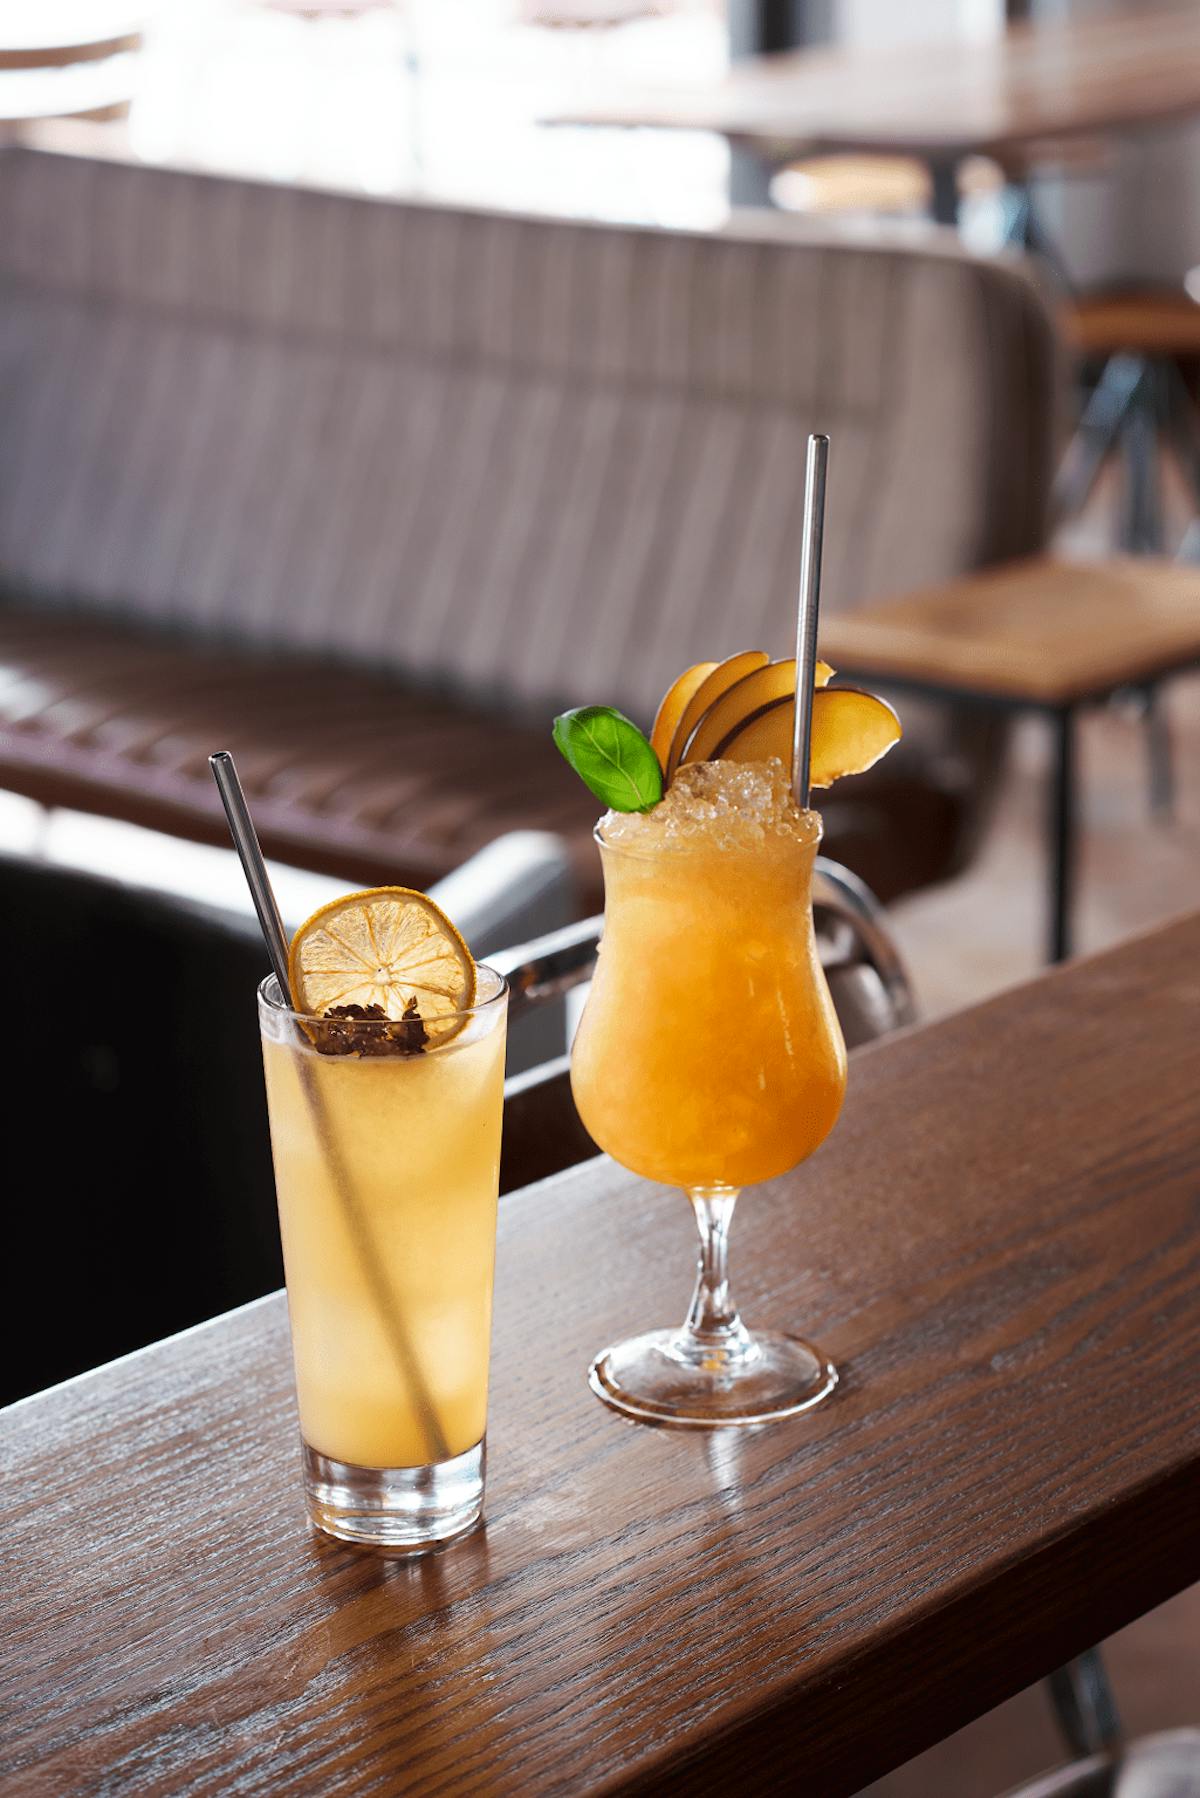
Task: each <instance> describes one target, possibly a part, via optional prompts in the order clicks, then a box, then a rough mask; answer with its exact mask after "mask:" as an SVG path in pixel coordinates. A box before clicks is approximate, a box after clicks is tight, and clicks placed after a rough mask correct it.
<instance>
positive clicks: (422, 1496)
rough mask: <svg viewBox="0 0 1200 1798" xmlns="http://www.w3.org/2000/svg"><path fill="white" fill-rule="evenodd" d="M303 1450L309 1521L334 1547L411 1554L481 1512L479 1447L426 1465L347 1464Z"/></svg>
mask: <svg viewBox="0 0 1200 1798" xmlns="http://www.w3.org/2000/svg"><path fill="white" fill-rule="evenodd" d="M303 1447H304V1502H305V1506H306V1508H307V1510H308V1515H309V1518H310V1519H311V1521H312V1522H313V1523H315V1524H316V1526H317V1528H318V1529H319V1530H324V1532H325V1534H326V1535H327V1536H336V1537H337V1539H338V1541H339V1542H362V1543H366V1544H368V1545H369V1546H370V1547H372V1548H389V1549H399V1550H405V1549H407V1550H409V1551H410V1552H414V1553H419V1552H420V1550H422V1549H426V1548H434V1547H436V1546H437V1544H438V1543H439V1542H448V1541H450V1539H451V1537H453V1536H461V1535H462V1534H463V1532H464V1530H469V1529H471V1528H472V1527H473V1526H474V1525H475V1524H477V1523H478V1522H479V1519H480V1517H481V1516H482V1515H483V1470H484V1444H483V1443H482V1442H479V1443H476V1445H475V1447H474V1448H469V1449H468V1450H467V1452H466V1454H465V1455H456V1456H455V1457H454V1459H453V1460H452V1461H438V1462H436V1463H435V1464H434V1465H433V1466H430V1467H354V1466H351V1465H350V1464H349V1463H347V1462H345V1461H331V1460H330V1459H329V1458H328V1456H326V1455H321V1454H318V1453H317V1451H316V1449H315V1448H310V1447H309V1446H308V1444H307V1442H306V1443H304V1445H303Z"/></svg>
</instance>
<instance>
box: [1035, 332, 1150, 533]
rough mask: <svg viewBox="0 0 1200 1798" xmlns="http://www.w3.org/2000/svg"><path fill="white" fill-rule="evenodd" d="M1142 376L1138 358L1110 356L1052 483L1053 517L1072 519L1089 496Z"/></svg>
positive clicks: (1141, 366)
mask: <svg viewBox="0 0 1200 1798" xmlns="http://www.w3.org/2000/svg"><path fill="white" fill-rule="evenodd" d="M1144 374H1145V364H1144V363H1143V361H1142V359H1141V357H1140V356H1110V357H1109V359H1108V361H1107V362H1106V363H1105V365H1104V368H1103V370H1102V371H1101V374H1100V379H1099V380H1098V381H1097V382H1096V385H1095V387H1094V388H1093V389H1092V394H1091V397H1090V399H1089V400H1088V402H1087V405H1086V406H1085V407H1084V409H1083V416H1082V417H1081V419H1080V421H1079V427H1078V429H1077V430H1076V432H1075V435H1074V437H1073V438H1072V439H1071V443H1070V446H1069V448H1068V450H1067V453H1066V456H1065V457H1064V458H1063V464H1062V467H1061V468H1060V470H1059V472H1058V477H1057V479H1056V480H1055V483H1054V516H1055V518H1056V519H1059V520H1062V519H1064V518H1073V517H1075V515H1076V513H1078V512H1082V510H1083V508H1084V507H1085V506H1086V505H1087V502H1088V500H1089V499H1090V498H1091V496H1092V491H1093V489H1094V488H1095V485H1096V482H1097V481H1098V480H1099V478H1100V471H1101V469H1102V468H1103V467H1104V464H1105V462H1106V461H1107V460H1108V458H1109V456H1110V455H1111V454H1112V453H1113V451H1114V450H1115V449H1116V448H1117V447H1118V445H1119V443H1120V441H1121V432H1122V427H1123V426H1124V423H1125V419H1126V416H1127V414H1128V412H1129V408H1130V406H1131V405H1132V404H1134V402H1135V400H1136V398H1137V395H1138V391H1139V389H1140V387H1141V385H1142V378H1143V376H1144Z"/></svg>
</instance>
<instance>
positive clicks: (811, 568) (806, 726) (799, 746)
mask: <svg viewBox="0 0 1200 1798" xmlns="http://www.w3.org/2000/svg"><path fill="white" fill-rule="evenodd" d="M828 467H829V439H828V437H824V436H819V435H817V434H816V433H815V432H814V434H813V435H812V436H811V437H810V438H809V440H808V461H807V465H806V467H805V470H804V538H803V543H802V545H801V550H800V604H799V609H798V611H797V615H796V733H795V736H794V737H793V738H792V792H793V794H794V796H795V800H796V804H797V805H798V806H799V807H800V808H801V810H802V811H807V810H808V794H809V785H810V782H809V766H810V762H811V759H812V710H813V680H814V678H815V675H816V668H817V614H818V612H819V611H820V606H821V544H822V540H823V538H824V535H825V474H826V471H827V469H828Z"/></svg>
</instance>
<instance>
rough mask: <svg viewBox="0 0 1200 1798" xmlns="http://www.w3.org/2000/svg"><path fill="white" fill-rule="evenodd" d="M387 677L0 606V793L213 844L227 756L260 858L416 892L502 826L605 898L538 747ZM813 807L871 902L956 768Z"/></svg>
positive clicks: (959, 807) (937, 847) (513, 724)
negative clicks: (539, 839)
mask: <svg viewBox="0 0 1200 1798" xmlns="http://www.w3.org/2000/svg"><path fill="white" fill-rule="evenodd" d="M550 723H551V720H550V717H549V715H547V716H546V717H545V719H544V720H536V721H535V720H533V719H530V720H528V721H524V722H518V721H514V720H513V719H512V718H511V717H506V716H503V715H501V714H490V713H488V712H487V711H482V710H481V709H480V707H479V703H478V701H477V700H476V701H474V702H472V703H471V704H469V705H468V704H466V703H462V702H457V701H456V700H455V699H454V698H453V697H452V696H450V695H438V694H433V693H429V692H425V691H418V690H415V689H413V688H411V687H410V686H407V685H405V684H404V683H402V682H401V681H400V680H398V679H397V678H396V677H394V676H390V675H378V674H373V673H370V672H368V671H365V670H363V669H361V668H356V667H351V666H347V665H338V664H331V663H330V662H328V661H327V660H325V659H317V658H315V657H305V656H301V655H298V654H296V653H294V652H292V653H278V654H269V653H267V652H265V651H264V650H262V649H261V648H257V647H253V646H250V645H246V644H242V643H238V644H235V645H226V646H222V647H215V646H213V645H212V644H210V643H205V642H199V641H197V640H195V639H193V638H190V637H188V636H185V635H182V634H178V633H175V634H172V633H165V632H164V631H163V630H162V629H161V627H160V628H157V629H155V630H153V631H150V630H145V629H139V628H137V627H133V626H130V625H128V624H125V623H120V622H117V621H114V620H111V619H106V618H104V617H102V616H100V615H98V614H97V613H96V612H94V611H89V612H87V613H78V612H74V613H73V612H68V611H63V610H60V609H58V608H54V609H50V608H37V609H34V608H26V607H18V606H8V605H0V785H2V786H5V787H7V788H9V789H10V790H11V791H13V792H18V793H24V794H27V795H28V796H29V797H31V798H33V799H37V800H39V801H41V802H42V803H43V804H46V805H65V806H73V807H75V808H77V809H79V810H82V811H96V812H103V813H105V814H107V815H108V816H111V817H117V818H124V819H126V820H128V821H129V822H131V823H135V824H144V825H147V826H149V827H150V828H152V829H157V830H165V831H169V832H173V833H174V834H175V835H178V836H186V837H192V838H195V839H198V840H200V841H202V842H215V843H220V844H224V843H226V842H227V841H228V836H227V833H226V827H225V820H224V815H223V813H222V811H221V807H220V802H219V800H218V798H217V793H216V789H215V787H214V785H213V781H212V776H211V774H210V772H209V768H208V757H209V755H210V754H211V753H212V751H213V750H214V749H231V750H232V751H233V752H234V754H235V756H236V757H237V762H238V768H239V770H240V772H241V775H242V779H243V781H244V783H245V786H246V790H247V792H248V794H249V797H250V801H251V804H252V806H253V808H254V815H255V819H256V821H257V824H258V829H259V835H260V837H261V839H262V843H263V847H264V849H265V850H266V852H267V854H268V855H271V856H275V857H278V858H279V859H280V860H281V861H287V862H291V863H294V864H295V865H297V866H299V867H306V868H314V869H317V870H319V871H321V872H323V873H328V874H339V875H342V876H344V877H345V879H347V880H349V881H353V882H356V883H361V884H364V885H366V884H371V885H378V884H383V883H388V882H396V883H397V884H401V885H405V886H416V887H427V886H429V885H431V884H432V883H433V882H434V881H436V880H440V879H441V878H442V877H443V876H445V875H447V874H449V873H450V872H451V871H452V870H453V869H454V868H456V867H458V866H459V865H460V864H461V863H462V862H464V861H465V860H466V859H467V857H468V856H470V855H472V854H474V853H475V851H476V850H477V849H480V848H482V847H483V845H484V844H485V843H488V842H490V841H491V840H492V839H493V838H494V837H497V836H500V835H502V834H503V833H504V832H505V831H508V830H522V829H525V830H528V829H539V830H552V831H556V832H558V833H560V834H561V835H562V836H564V837H566V838H567V840H568V841H569V843H570V844H571V847H572V857H573V861H574V865H575V868H576V874H577V880H578V903H579V906H580V910H581V914H586V913H587V912H588V911H593V910H597V909H599V907H600V905H601V903H602V885H601V880H600V869H599V857H598V855H597V852H596V848H595V845H594V843H593V842H592V834H591V833H592V828H593V825H594V823H595V819H596V811H597V806H596V802H595V800H594V799H593V798H592V796H591V795H590V794H589V793H588V792H587V790H586V789H585V788H584V787H583V786H582V784H581V783H580V782H579V780H578V779H577V778H576V776H575V775H574V774H573V773H572V772H571V770H570V769H569V768H568V767H567V765H566V763H565V762H564V761H563V760H562V757H561V756H560V755H559V753H558V751H557V749H556V748H555V747H554V744H553V742H552V740H551V735H550ZM894 759H895V761H896V762H897V763H898V764H899V766H897V767H895V768H894V769H893V768H891V767H889V765H888V764H884V765H883V766H882V767H881V768H880V769H879V770H878V771H876V772H874V773H872V774H870V775H866V776H863V777H862V778H861V779H855V780H853V781H848V782H846V783H844V784H843V785H841V786H839V787H838V788H835V789H834V790H833V791H832V792H831V793H830V794H829V795H828V796H824V797H822V796H820V795H818V805H819V807H820V809H821V810H822V812H823V814H824V816H825V819H826V840H825V849H826V853H828V854H830V855H832V856H833V857H834V858H835V859H837V860H839V861H842V862H844V863H845V865H846V866H848V867H851V868H853V869H854V871H855V872H856V873H858V874H860V875H861V876H862V877H863V879H865V880H866V881H867V883H868V885H870V886H871V887H872V888H873V890H874V891H875V892H876V893H877V894H878V895H879V896H880V897H881V898H884V899H890V898H894V897H896V896H897V895H898V894H900V893H902V892H907V891H909V890H911V889H913V888H915V887H919V886H922V885H925V884H927V883H928V882H929V881H931V880H937V879H942V878H945V877H946V875H947V874H948V873H950V872H952V871H953V868H954V866H955V865H957V863H958V862H959V861H960V860H961V857H962V855H963V853H964V848H965V830H966V826H967V824H968V822H969V820H970V818H971V817H972V815H973V810H974V808H973V806H972V805H971V793H970V779H969V770H964V771H963V778H962V779H961V780H957V781H956V780H955V779H954V778H953V777H952V776H953V763H952V762H943V764H942V765H941V766H942V770H943V772H945V771H946V770H949V773H948V775H947V778H946V779H944V780H941V781H938V780H932V779H931V778H930V769H929V767H928V766H927V765H924V764H922V765H920V766H919V767H917V768H914V769H913V770H912V771H911V772H910V771H909V770H908V769H906V768H905V767H904V765H903V763H902V762H901V759H900V756H899V754H897V755H896V757H895V758H894Z"/></svg>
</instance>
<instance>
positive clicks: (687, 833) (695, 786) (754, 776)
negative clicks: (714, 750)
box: [600, 757, 813, 849]
mask: <svg viewBox="0 0 1200 1798" xmlns="http://www.w3.org/2000/svg"><path fill="white" fill-rule="evenodd" d="M812 821H813V815H812V813H811V812H807V813H806V812H802V811H801V810H800V808H799V807H798V806H797V804H796V802H795V800H794V799H793V798H792V791H791V782H790V779H789V775H788V771H787V769H786V768H785V767H784V765H783V763H782V762H781V761H780V760H779V759H778V757H772V759H771V760H770V761H766V762H729V761H716V762H689V763H688V765H687V766H686V767H684V768H681V769H680V770H679V772H678V774H676V776H675V778H674V780H673V781H672V782H671V785H670V787H669V788H668V789H667V792H666V794H665V796H664V797H663V799H662V800H661V802H660V803H659V804H658V805H656V806H655V807H654V808H653V810H651V811H648V812H606V813H605V815H604V817H603V818H602V819H601V821H600V825H601V831H602V833H603V836H604V840H605V842H606V843H616V844H625V845H626V846H627V847H629V848H635V847H636V848H645V849H666V848H675V847H679V848H686V847H687V846H688V844H689V843H692V842H696V841H699V840H701V839H703V842H704V844H705V847H707V848H715V849H746V848H751V847H753V846H754V845H756V844H760V843H764V842H765V841H766V840H767V838H768V836H795V835H796V834H797V831H804V832H805V833H807V831H808V830H810V829H811V828H812Z"/></svg>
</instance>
